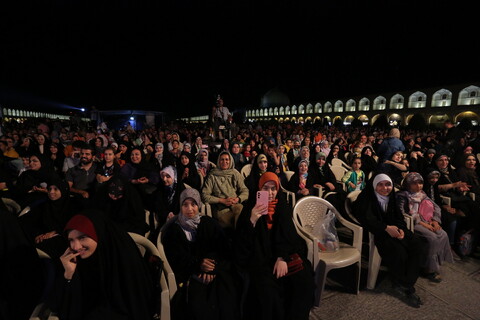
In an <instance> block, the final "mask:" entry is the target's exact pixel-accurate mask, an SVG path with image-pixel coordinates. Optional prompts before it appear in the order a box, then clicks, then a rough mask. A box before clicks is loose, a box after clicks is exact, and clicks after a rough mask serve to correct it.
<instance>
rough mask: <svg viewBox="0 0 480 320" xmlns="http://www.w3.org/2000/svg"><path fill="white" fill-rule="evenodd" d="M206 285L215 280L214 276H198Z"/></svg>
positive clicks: (204, 274) (203, 274) (205, 274)
mask: <svg viewBox="0 0 480 320" xmlns="http://www.w3.org/2000/svg"><path fill="white" fill-rule="evenodd" d="M198 277H199V278H200V279H201V280H202V282H203V283H204V284H209V283H210V282H212V281H213V280H214V279H215V275H214V274H207V273H202V274H200V275H199V276H198Z"/></svg>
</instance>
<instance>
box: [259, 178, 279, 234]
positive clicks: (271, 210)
mask: <svg viewBox="0 0 480 320" xmlns="http://www.w3.org/2000/svg"><path fill="white" fill-rule="evenodd" d="M269 181H273V182H274V183H275V187H276V189H277V191H278V190H280V180H278V176H277V175H276V174H275V173H273V172H265V173H264V174H262V176H261V177H260V180H259V181H258V188H259V189H262V187H263V185H264V184H265V183H267V182H269ZM277 202H278V200H277V199H274V200H272V201H269V202H268V212H267V227H268V230H270V229H272V223H273V215H274V214H275V206H276V205H277Z"/></svg>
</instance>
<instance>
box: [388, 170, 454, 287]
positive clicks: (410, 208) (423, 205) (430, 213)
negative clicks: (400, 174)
mask: <svg viewBox="0 0 480 320" xmlns="http://www.w3.org/2000/svg"><path fill="white" fill-rule="evenodd" d="M403 188H404V189H405V191H401V192H399V193H397V196H396V197H397V198H396V199H397V203H398V207H399V208H400V212H401V213H402V214H408V215H411V216H412V218H413V220H414V222H415V233H416V234H417V235H419V236H420V237H421V238H423V239H425V240H426V242H427V252H426V254H424V255H423V256H422V262H421V266H422V268H423V269H424V270H423V271H424V273H425V275H426V276H427V278H428V279H429V280H430V281H433V282H440V281H442V278H441V277H440V275H439V271H440V265H442V264H443V263H444V262H453V256H452V252H451V249H450V244H449V241H448V235H447V233H446V232H445V231H444V230H443V229H442V226H441V223H442V214H441V209H440V207H439V206H438V205H437V204H436V203H435V202H434V201H433V200H432V199H430V198H429V197H428V196H427V194H426V193H425V192H424V191H423V177H422V176H421V175H420V174H419V173H417V172H410V173H409V174H407V176H406V177H405V180H404V181H403Z"/></svg>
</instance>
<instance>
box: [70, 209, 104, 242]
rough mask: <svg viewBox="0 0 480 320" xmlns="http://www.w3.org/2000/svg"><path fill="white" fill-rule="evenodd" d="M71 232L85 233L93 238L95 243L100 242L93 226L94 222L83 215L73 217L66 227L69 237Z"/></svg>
mask: <svg viewBox="0 0 480 320" xmlns="http://www.w3.org/2000/svg"><path fill="white" fill-rule="evenodd" d="M71 230H78V231H80V232H81V233H84V234H86V235H87V236H89V237H90V238H92V239H93V240H94V241H95V242H98V236H97V231H96V230H95V227H94V226H93V222H92V220H90V219H89V218H87V217H86V216H84V215H82V214H77V215H75V216H73V217H72V218H71V219H70V220H69V221H68V222H67V225H66V226H65V232H66V235H67V236H68V233H69V232H70V231H71Z"/></svg>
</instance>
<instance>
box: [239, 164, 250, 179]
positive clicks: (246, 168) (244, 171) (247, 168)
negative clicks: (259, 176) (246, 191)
mask: <svg viewBox="0 0 480 320" xmlns="http://www.w3.org/2000/svg"><path fill="white" fill-rule="evenodd" d="M251 171H252V164H251V163H247V164H246V165H244V166H243V167H242V170H241V172H240V173H241V174H242V177H243V178H246V177H248V176H249V175H250V172H251Z"/></svg>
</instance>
